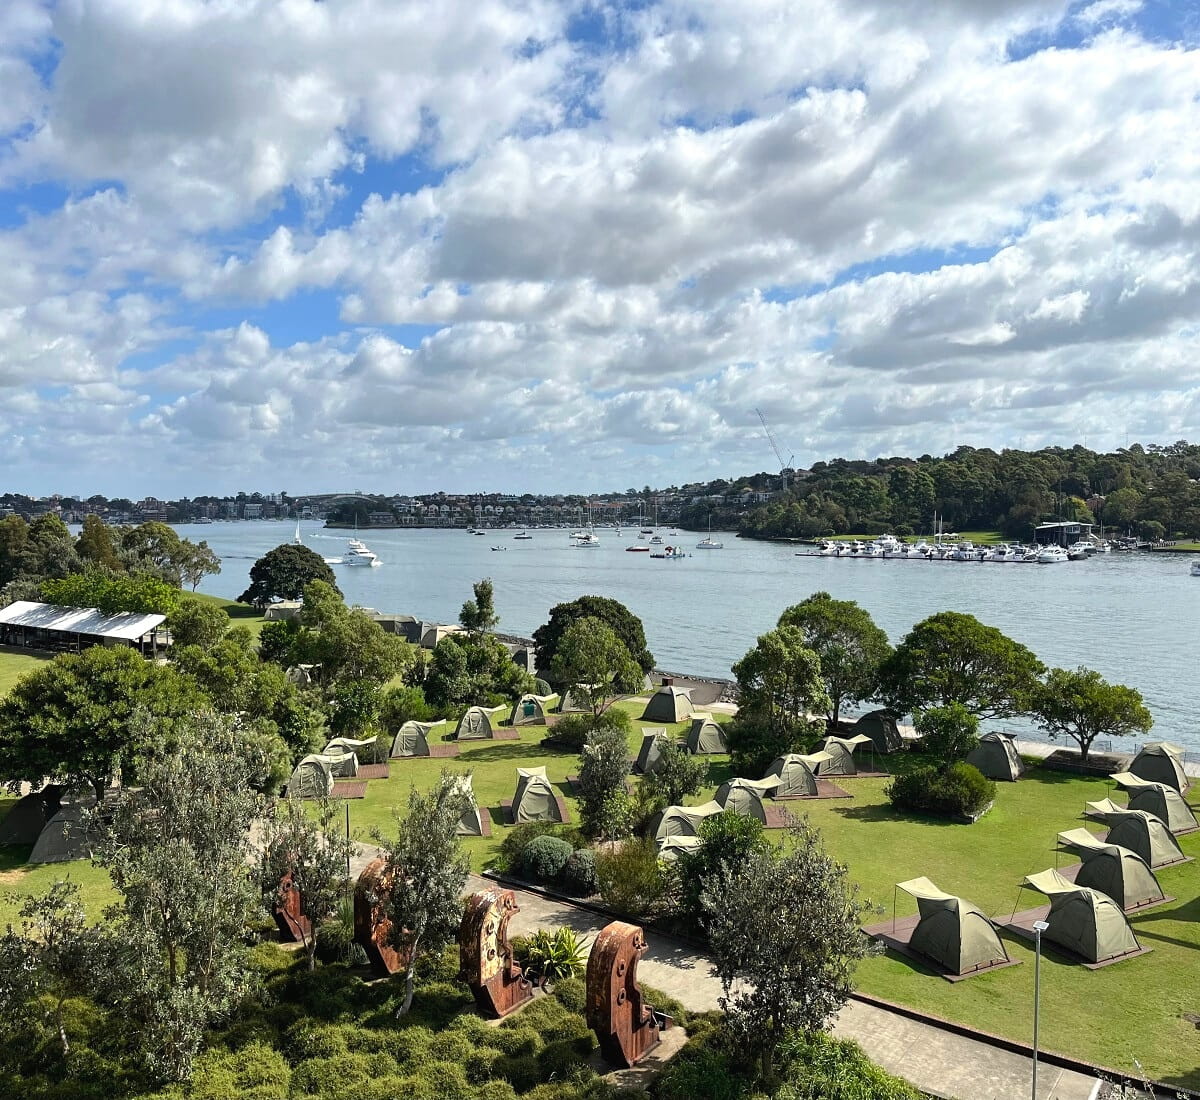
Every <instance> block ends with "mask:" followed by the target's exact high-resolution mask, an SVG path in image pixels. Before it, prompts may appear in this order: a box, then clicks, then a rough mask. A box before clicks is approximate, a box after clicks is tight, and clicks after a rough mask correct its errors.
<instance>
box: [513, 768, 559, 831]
mask: <svg viewBox="0 0 1200 1100" xmlns="http://www.w3.org/2000/svg"><path fill="white" fill-rule="evenodd" d="M563 818H564V815H563V812H562V804H561V803H560V801H559V799H558V796H557V795H556V794H555V793H554V788H553V787H552V786H551V784H550V780H549V779H548V778H547V777H546V769H545V768H544V767H538V768H518V769H517V789H516V792H515V793H514V794H513V799H512V822H513V824H514V825H522V824H524V823H525V822H527V821H562V820H563Z"/></svg>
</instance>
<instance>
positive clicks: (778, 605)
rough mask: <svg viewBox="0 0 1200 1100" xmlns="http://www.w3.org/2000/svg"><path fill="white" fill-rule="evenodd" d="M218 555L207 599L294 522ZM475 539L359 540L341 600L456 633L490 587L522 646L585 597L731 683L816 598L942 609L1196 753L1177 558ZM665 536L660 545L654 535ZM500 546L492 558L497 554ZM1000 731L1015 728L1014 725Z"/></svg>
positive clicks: (238, 528)
mask: <svg viewBox="0 0 1200 1100" xmlns="http://www.w3.org/2000/svg"><path fill="white" fill-rule="evenodd" d="M177 529H178V531H179V533H180V534H181V535H184V536H186V537H188V538H191V539H194V540H199V539H207V540H208V543H209V545H210V546H211V547H212V548H213V550H214V551H215V552H216V553H217V554H218V555H220V557H221V558H222V561H223V567H222V571H221V573H220V575H218V576H216V577H209V578H206V580H205V582H204V584H202V585H201V590H202V591H205V592H211V593H214V594H216V595H221V596H226V597H229V598H235V597H237V596H238V595H239V594H240V593H241V592H242V591H244V590H245V587H246V585H247V584H248V582H249V571H250V567H251V565H253V564H254V561H255V560H256V559H257V558H258V557H260V556H261V555H262V554H264V553H265V552H266V551H267V550H269V549H271V548H272V547H273V546H277V545H279V544H280V543H285V542H290V541H291V538H292V535H293V533H294V525H289V524H286V523H282V522H279V523H271V522H260V523H256V522H244V523H214V524H206V525H194V526H192V525H181V526H180V527H178V528H177ZM515 533H516V532H514V531H493V532H489V533H487V534H486V535H483V536H475V535H470V534H468V533H467V532H466V531H462V530H453V531H437V530H411V531H409V530H396V531H391V530H380V531H365V532H363V533H362V538H363V540H364V541H365V542H366V543H367V545H368V546H369V547H370V548H371V549H372V550H373V551H375V553H376V554H378V555H379V558H380V559H381V561H382V562H383V564H382V566H381V567H379V568H377V569H366V568H349V567H344V566H334V567H333V568H334V571H335V573H336V574H337V578H338V584H339V585H340V587H341V588H342V591H343V592H344V593H345V595H346V598H347V600H348V601H350V602H353V603H358V604H361V605H362V606H364V607H372V608H375V609H377V610H379V611H385V612H393V613H404V614H411V615H417V616H419V617H421V618H425V619H429V620H434V621H440V622H454V621H457V618H458V611H459V608H460V607H461V606H462V604H463V601H464V600H466V599H467V598H469V597H470V595H471V583H472V582H473V581H475V580H478V579H480V578H482V577H490V578H491V579H492V580H493V582H494V584H495V591H496V608H497V611H498V613H499V615H500V629H501V630H503V631H507V632H509V633H513V634H524V635H528V634H531V633H532V632H533V630H534V629H535V628H536V627H538V626H539V625H540V624H541V623H543V622H544V621H545V619H546V616H547V613H548V611H549V609H550V608H551V607H553V606H554V605H555V604H557V603H562V602H564V601H566V600H571V599H574V598H575V597H577V596H580V595H584V594H595V595H601V596H611V597H612V598H613V599H617V600H620V601H621V602H622V603H624V604H626V605H627V606H628V607H629V608H630V609H631V610H632V611H634V612H635V613H636V614H637V615H638V616H640V617H641V619H642V622H643V623H644V624H645V627H646V638H647V642H648V643H649V646H650V649H651V651H652V652H653V653H654V656H655V658H656V660H657V662H658V664H659V666H660V667H662V668H670V669H676V670H679V671H686V672H688V673H691V674H694V675H699V676H728V675H729V666H730V664H731V663H732V662H733V661H736V660H737V659H738V658H739V657H740V656H741V655H742V654H743V653H745V652H746V650H747V649H749V648H750V646H752V645H753V644H754V639H755V638H756V637H757V635H759V634H760V633H762V632H764V631H766V630H769V629H771V627H773V626H774V624H775V621H776V619H777V618H778V616H779V613H780V612H781V611H782V610H783V609H784V608H785V607H787V606H788V605H790V604H793V603H797V602H798V601H800V600H802V599H804V598H805V597H806V596H808V595H811V594H812V593H813V592H816V591H819V590H821V589H824V590H825V591H827V592H829V593H831V594H832V595H833V596H834V597H836V598H838V599H850V600H857V601H858V603H859V604H861V605H862V606H863V607H865V608H866V609H867V610H868V611H870V613H871V615H872V616H873V617H874V618H875V621H876V622H877V623H879V625H880V626H881V627H883V629H884V630H886V631H887V633H888V635H889V637H890V638H891V639H892V641H893V642H897V641H899V640H900V639H901V638H902V637H903V636H904V634H905V632H906V631H908V630H909V629H910V628H911V627H912V625H913V624H914V623H916V622H918V621H920V620H921V619H923V618H925V617H926V616H928V615H932V614H934V613H935V612H938V611H947V610H953V611H965V612H970V613H971V614H973V615H976V616H977V617H978V618H979V619H981V620H982V621H983V622H985V623H988V624H990V625H992V626H996V627H999V628H1000V629H1001V630H1003V631H1004V632H1005V633H1006V634H1008V635H1010V636H1011V637H1013V638H1015V639H1017V640H1018V641H1020V642H1023V643H1024V644H1025V645H1027V646H1029V647H1030V648H1031V649H1032V650H1033V651H1034V652H1035V653H1036V654H1037V655H1038V656H1039V657H1040V658H1041V659H1042V660H1043V661H1044V662H1046V664H1047V665H1057V666H1061V667H1067V668H1070V667H1074V666H1076V665H1086V666H1088V667H1090V668H1094V669H1096V670H1097V671H1099V672H1100V673H1101V674H1102V675H1104V676H1105V677H1107V678H1108V679H1110V680H1114V681H1116V682H1119V683H1125V684H1129V685H1130V686H1131V687H1135V688H1137V689H1138V690H1139V691H1140V692H1141V693H1142V695H1143V696H1144V697H1145V700H1146V704H1147V706H1148V707H1149V708H1150V710H1151V713H1152V714H1153V715H1154V718H1155V726H1154V729H1153V731H1152V732H1151V735H1150V738H1149V739H1161V740H1172V741H1177V742H1179V743H1181V744H1184V745H1186V746H1187V748H1188V749H1190V750H1193V751H1200V726H1198V724H1197V716H1198V714H1200V662H1198V661H1197V651H1196V641H1195V637H1196V636H1195V634H1194V633H1193V632H1194V631H1195V629H1196V623H1197V621H1198V619H1200V577H1192V576H1190V575H1189V563H1190V559H1189V558H1187V557H1186V556H1179V555H1172V554H1145V553H1138V554H1105V555H1096V556H1094V557H1092V558H1090V559H1089V560H1087V561H1084V562H1068V563H1065V564H1060V565H1016V564H997V563H990V562H926V561H896V560H882V559H872V560H863V561H858V560H847V559H834V558H820V557H815V556H807V555H806V556H797V551H798V550H803V549H805V548H803V547H796V546H792V545H789V544H783V543H768V542H752V541H749V540H743V539H737V538H734V537H733V535H731V534H725V535H723V536H716V535H715V533H714V537H720V538H721V539H722V540H723V542H724V549H722V550H696V549H695V545H696V543H697V542H699V541H700V539H701V538H702V537H703V536H702V535H700V534H695V533H691V534H689V533H686V532H680V537H679V538H678V539H670V538H668V539H667V541H668V542H675V543H678V544H681V545H682V546H683V547H684V548H685V549H686V550H687V552H688V554H689V555H690V556H689V557H687V558H685V559H682V560H679V561H665V560H661V559H654V558H651V557H650V556H649V555H648V554H629V553H626V552H625V547H626V546H628V545H630V543H632V542H633V541H634V540H635V539H636V537H637V532H636V530H626V531H624V532H623V533H622V534H621V535H617V533H616V532H615V531H611V530H602V531H599V532H598V534H599V536H600V545H599V546H598V547H596V548H593V549H579V548H576V547H574V546H572V545H570V539H569V534H570V532H568V531H565V530H535V531H532V532H531V533H532V534H533V536H534V537H533V538H532V539H530V540H527V541H522V540H514V539H513V535H514V534H515ZM664 534H665V532H664ZM302 538H303V540H304V542H305V544H306V545H308V546H309V547H310V548H311V549H313V550H314V551H316V552H317V553H319V554H321V555H323V556H325V557H334V556H337V555H340V553H341V552H342V550H343V548H344V547H345V544H346V538H347V535H346V534H345V533H342V532H337V531H328V530H325V529H323V528H322V527H321V526H320V525H318V524H316V523H310V524H304V525H303V526H302ZM494 545H495V546H503V547H505V549H504V550H503V551H493V550H492V549H491V547H492V546H494ZM1006 728H1013V729H1020V728H1022V727H1020V726H1019V725H1018V724H1015V723H1008V724H1007V726H1006Z"/></svg>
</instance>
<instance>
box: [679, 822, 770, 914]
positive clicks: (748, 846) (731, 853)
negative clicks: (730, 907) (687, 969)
mask: <svg viewBox="0 0 1200 1100" xmlns="http://www.w3.org/2000/svg"><path fill="white" fill-rule="evenodd" d="M700 842H701V843H700V847H699V848H697V849H696V850H695V851H694V852H680V853H679V858H678V859H677V860H676V861H675V869H676V870H677V872H678V875H679V883H680V891H679V914H680V916H681V917H683V919H684V921H685V922H686V923H687V924H688V925H689V926H690V927H691V928H693V929H699V927H700V919H701V917H702V916H703V915H704V907H703V906H702V905H701V904H700V894H701V892H702V891H703V890H704V887H705V886H706V885H707V883H708V880H709V878H711V877H712V876H713V875H715V874H716V873H717V872H718V871H719V870H720V868H721V866H722V865H723V864H728V865H729V866H733V867H736V866H738V865H739V864H741V863H742V862H743V861H744V860H745V859H746V858H747V857H748V856H749V855H750V854H751V853H752V852H754V851H756V850H758V849H760V848H764V847H766V844H767V840H766V837H765V836H764V835H763V827H762V823H761V822H760V821H758V820H757V819H756V818H753V817H747V816H746V815H744V814H737V813H730V812H726V813H722V814H714V815H713V816H712V817H709V818H706V819H705V820H704V821H702V822H701V823H700Z"/></svg>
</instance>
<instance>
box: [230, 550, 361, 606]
mask: <svg viewBox="0 0 1200 1100" xmlns="http://www.w3.org/2000/svg"><path fill="white" fill-rule="evenodd" d="M313 581H321V582H322V583H323V584H327V585H328V586H329V587H330V588H331V589H333V591H334V592H335V593H337V595H338V596H339V597H340V596H341V594H342V593H341V589H339V588H338V586H337V581H336V580H335V579H334V576H333V570H332V569H330V568H329V566H328V565H327V564H326V562H325V559H324V558H323V557H321V555H320V554H315V553H313V551H311V550H310V549H309V548H308V547H307V546H295V545H292V544H291V543H288V544H286V545H284V546H276V547H275V549H274V550H268V551H267V553H265V554H264V555H263V556H262V557H261V558H259V559H258V561H256V562H255V563H254V564H253V565H252V566H251V567H250V587H249V588H247V589H246V591H245V592H243V593H242V594H241V595H240V596H239V597H238V603H249V604H253V605H254V606H255V607H266V606H267V604H269V603H272V602H274V601H275V600H298V599H300V597H301V596H303V595H304V589H305V588H306V587H307V586H308V585H309V584H310V583H311V582H313Z"/></svg>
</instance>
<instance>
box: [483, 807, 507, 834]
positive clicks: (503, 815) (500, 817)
mask: <svg viewBox="0 0 1200 1100" xmlns="http://www.w3.org/2000/svg"><path fill="white" fill-rule="evenodd" d="M487 812H488V813H489V814H491V815H492V829H493V830H494V829H495V828H496V827H497V826H499V827H500V828H502V829H506V828H508V827H510V826H511V825H512V823H513V822H512V810H510V809H509V808H508V807H507V806H489V807H488V808H487Z"/></svg>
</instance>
